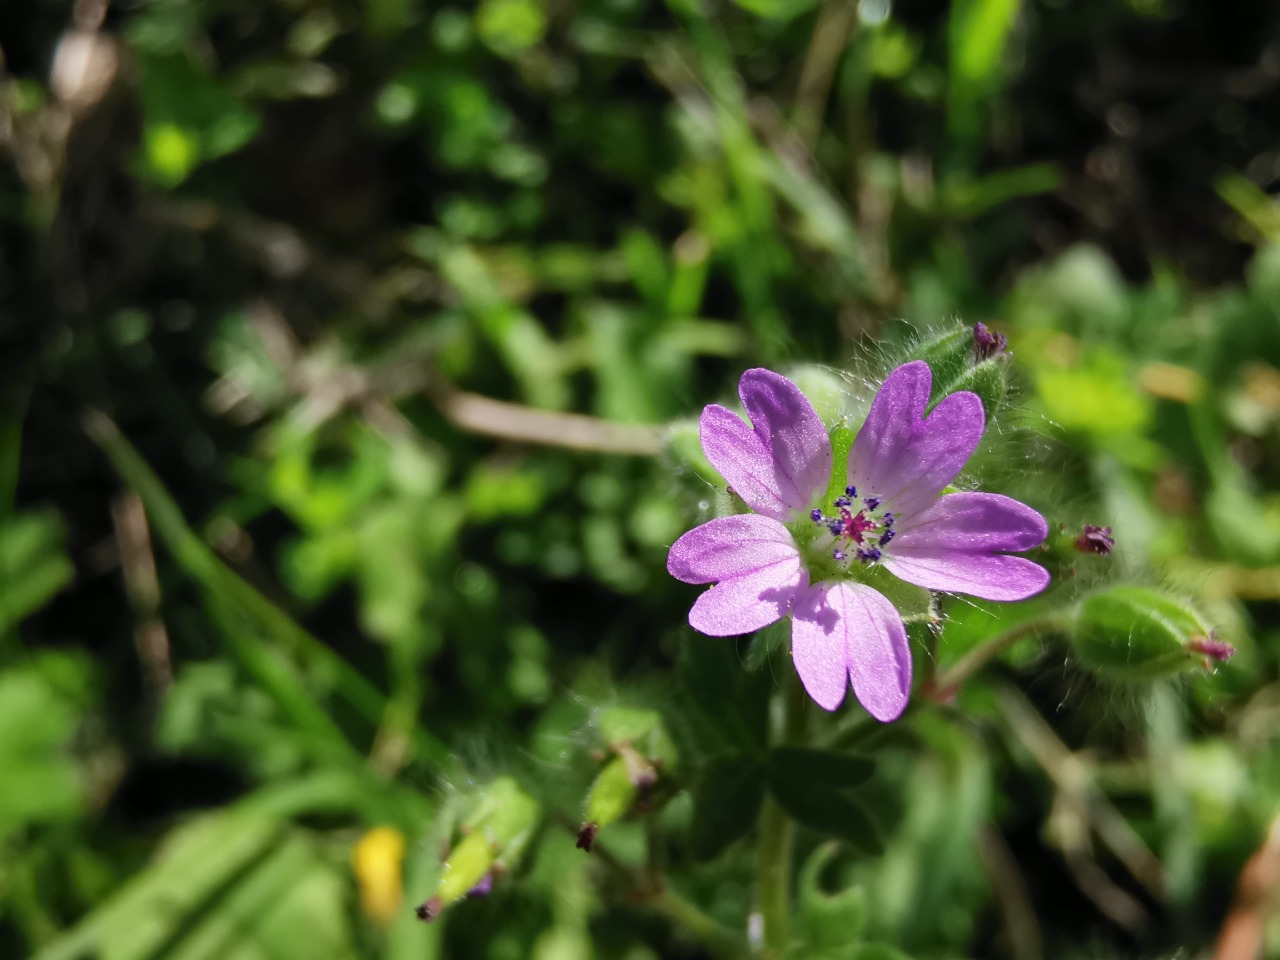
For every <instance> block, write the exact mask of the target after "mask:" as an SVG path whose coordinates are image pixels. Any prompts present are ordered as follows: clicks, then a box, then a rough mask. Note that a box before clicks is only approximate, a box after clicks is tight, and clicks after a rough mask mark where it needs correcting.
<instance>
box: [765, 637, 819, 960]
mask: <svg viewBox="0 0 1280 960" xmlns="http://www.w3.org/2000/svg"><path fill="white" fill-rule="evenodd" d="M787 659H788V662H787V663H785V664H781V669H780V671H779V672H780V673H781V675H782V676H783V678H784V679H783V681H782V687H781V689H779V690H778V693H777V695H776V696H775V698H774V702H773V704H772V705H771V714H772V716H771V717H770V727H771V731H770V738H769V739H770V742H771V744H772V745H774V746H778V745H781V744H784V743H785V744H794V745H799V744H802V743H803V742H804V740H805V735H806V733H807V724H806V721H807V719H808V715H807V711H806V706H807V700H806V699H805V692H804V688H803V687H802V686H801V685H800V680H799V678H798V677H797V676H796V675H795V670H794V669H793V668H792V666H791V664H790V662H789V660H790V658H787ZM793 834H794V828H793V826H792V823H791V820H790V818H789V817H788V816H787V814H786V812H785V811H784V810H783V809H782V807H781V806H779V804H778V802H777V801H776V800H775V799H774V798H773V797H771V796H766V797H765V800H764V807H763V809H762V810H761V811H760V845H759V848H758V850H757V855H756V895H757V897H758V901H759V909H760V918H761V920H762V921H763V926H764V930H763V950H762V956H763V957H764V958H766V960H779V958H781V957H782V956H784V955H785V954H786V952H787V947H788V946H789V945H790V942H791V846H792V840H793Z"/></svg>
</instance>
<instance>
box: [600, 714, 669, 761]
mask: <svg viewBox="0 0 1280 960" xmlns="http://www.w3.org/2000/svg"><path fill="white" fill-rule="evenodd" d="M598 723H599V727H600V736H601V737H602V738H603V739H604V742H605V743H607V744H608V745H609V747H610V749H612V750H614V751H615V752H621V751H620V749H619V748H621V747H629V748H631V749H632V750H634V751H635V753H636V754H638V755H639V756H640V757H643V758H644V759H645V760H648V761H649V762H650V763H651V764H652V765H653V766H655V767H658V768H668V769H669V768H671V767H674V766H675V764H676V761H677V758H678V755H677V752H676V745H675V741H673V740H672V739H671V736H670V734H668V733H667V728H666V727H665V726H664V725H663V723H662V716H661V714H659V713H658V712H657V711H656V710H637V709H634V708H632V707H606V708H605V709H603V710H601V711H600V717H599V721H598Z"/></svg>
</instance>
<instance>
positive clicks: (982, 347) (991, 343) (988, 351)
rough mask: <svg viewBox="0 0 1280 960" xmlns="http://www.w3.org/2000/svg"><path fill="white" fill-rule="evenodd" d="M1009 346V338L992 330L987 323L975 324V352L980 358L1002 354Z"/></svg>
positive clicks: (986, 358) (984, 358) (988, 358)
mask: <svg viewBox="0 0 1280 960" xmlns="http://www.w3.org/2000/svg"><path fill="white" fill-rule="evenodd" d="M1008 347H1009V338H1008V337H1006V336H1005V335H1004V334H1003V333H999V332H998V331H996V330H992V329H991V328H990V327H988V326H987V325H986V324H985V323H981V322H979V323H975V324H974V325H973V352H974V355H975V356H976V357H977V358H978V359H979V360H990V359H991V358H992V357H998V356H1002V355H1003V354H1004V352H1005V350H1007V349H1008Z"/></svg>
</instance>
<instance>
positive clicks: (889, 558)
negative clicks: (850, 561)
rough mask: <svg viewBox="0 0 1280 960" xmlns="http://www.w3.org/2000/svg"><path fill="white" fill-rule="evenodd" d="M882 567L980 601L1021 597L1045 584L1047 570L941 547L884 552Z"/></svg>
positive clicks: (909, 580) (918, 583)
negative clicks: (980, 599) (977, 598)
mask: <svg viewBox="0 0 1280 960" xmlns="http://www.w3.org/2000/svg"><path fill="white" fill-rule="evenodd" d="M882 562H883V563H884V566H885V567H886V568H887V569H888V570H889V572H890V573H892V574H893V575H894V576H895V577H898V578H899V579H901V580H905V581H907V583H914V584H915V585H916V586H918V587H925V588H926V589H929V590H948V591H954V592H955V593H967V594H969V595H971V596H974V597H981V598H982V599H983V600H1025V599H1026V598H1027V597H1030V596H1033V595H1035V594H1037V593H1039V592H1040V591H1041V590H1043V589H1044V588H1045V587H1047V586H1048V585H1049V571H1048V570H1046V569H1045V568H1044V567H1042V566H1040V565H1038V564H1035V563H1032V562H1031V561H1030V560H1024V559H1023V558H1022V557H1006V556H1001V555H1000V554H984V553H965V552H963V551H960V550H948V549H946V548H944V547H934V548H924V549H910V548H907V549H900V548H899V545H898V543H897V542H896V541H895V542H894V544H893V551H892V552H891V553H887V554H885V557H884V560H883V561H882Z"/></svg>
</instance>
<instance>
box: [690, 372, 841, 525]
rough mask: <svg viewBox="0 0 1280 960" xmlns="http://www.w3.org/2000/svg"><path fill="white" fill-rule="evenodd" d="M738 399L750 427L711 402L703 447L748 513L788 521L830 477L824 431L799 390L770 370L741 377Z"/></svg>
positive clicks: (828, 444) (828, 440)
mask: <svg viewBox="0 0 1280 960" xmlns="http://www.w3.org/2000/svg"><path fill="white" fill-rule="evenodd" d="M738 395H739V396H740V397H741V398H742V405H743V407H745V408H746V411H747V415H748V416H749V417H750V418H751V423H752V426H751V427H748V426H747V425H746V424H744V423H743V422H742V421H741V420H740V419H739V418H738V417H737V416H736V415H735V414H733V413H732V412H731V411H729V410H727V409H725V408H724V407H721V406H717V405H715V404H712V405H711V406H708V407H707V408H706V409H705V410H703V411H702V421H701V429H702V449H703V451H704V452H705V453H706V455H707V459H708V460H710V461H711V464H712V466H714V467H715V468H716V469H717V470H718V471H720V475H721V476H722V477H724V478H725V480H726V481H728V483H729V486H731V487H732V488H733V490H734V492H736V493H737V494H738V496H740V497H742V499H743V500H744V501H745V502H746V504H747V506H749V507H751V509H752V510H754V511H755V512H756V513H761V514H764V515H765V516H767V517H773V518H774V519H775V520H789V519H792V518H793V517H794V516H795V514H796V513H798V512H800V511H803V510H807V509H808V508H809V507H810V506H812V504H813V501H814V500H815V499H816V497H817V495H818V494H819V493H821V492H822V491H823V490H825V489H826V487H827V484H828V482H829V481H830V479H831V438H830V437H829V436H828V434H827V428H826V427H825V426H823V424H822V420H821V419H820V418H819V417H818V415H817V413H815V412H814V409H813V407H812V406H811V405H810V403H809V401H808V400H807V399H806V398H805V395H804V394H803V393H801V392H800V388H799V387H797V386H796V385H795V384H794V383H792V382H791V381H790V380H788V379H787V378H786V377H784V376H782V375H781V374H777V373H774V372H773V371H771V370H764V369H760V368H756V369H753V370H748V371H747V372H746V373H744V374H743V375H742V379H741V380H740V381H739V383H738Z"/></svg>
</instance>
